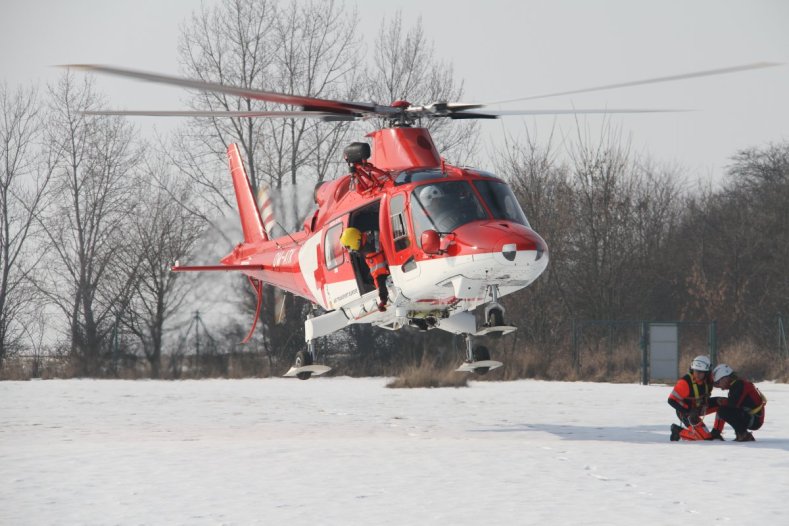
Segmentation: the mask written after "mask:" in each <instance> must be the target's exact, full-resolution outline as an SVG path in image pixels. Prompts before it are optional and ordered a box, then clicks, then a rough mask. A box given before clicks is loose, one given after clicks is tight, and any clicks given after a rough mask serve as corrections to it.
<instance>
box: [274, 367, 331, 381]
mask: <svg viewBox="0 0 789 526" xmlns="http://www.w3.org/2000/svg"><path fill="white" fill-rule="evenodd" d="M329 371H331V367H328V366H326V365H304V366H302V367H295V366H294V367H291V368H290V369H288V372H287V373H285V374H284V375H282V376H284V377H287V378H293V377H295V378H298V379H300V380H307V379H308V378H310V377H311V376H320V375H322V374H323V373H327V372H329Z"/></svg>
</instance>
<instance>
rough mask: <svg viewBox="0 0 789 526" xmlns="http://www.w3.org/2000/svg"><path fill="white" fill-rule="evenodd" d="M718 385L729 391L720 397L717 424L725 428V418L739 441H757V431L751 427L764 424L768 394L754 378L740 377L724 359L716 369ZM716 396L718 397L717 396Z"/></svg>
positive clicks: (715, 379)
mask: <svg viewBox="0 0 789 526" xmlns="http://www.w3.org/2000/svg"><path fill="white" fill-rule="evenodd" d="M712 379H713V382H714V383H715V387H719V388H720V389H723V390H724V391H729V396H728V397H727V398H718V399H717V404H718V414H717V415H715V427H716V428H717V427H718V423H719V422H720V427H721V429H723V422H726V423H728V424H729V425H730V426H731V427H732V428H734V432H735V434H736V435H737V436H736V438H735V439H734V441H735V442H753V441H754V440H756V439H755V438H753V434H752V433H751V432H750V431H748V430H749V429H750V430H753V431H755V430H757V429H760V428H761V427H762V424H764V407H765V406H766V405H767V398H765V396H764V395H763V394H762V392H761V391H759V389H757V388H756V386H755V385H753V383H752V382H749V381H748V380H746V379H744V378H739V377H738V376H737V374H736V373H735V372H734V370H733V369H732V368H731V367H729V366H728V365H726V364H725V363H722V364H720V365H718V366H717V367H716V368H715V370H714V371H713V373H712ZM713 400H715V399H713Z"/></svg>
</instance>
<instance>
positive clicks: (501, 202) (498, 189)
mask: <svg viewBox="0 0 789 526" xmlns="http://www.w3.org/2000/svg"><path fill="white" fill-rule="evenodd" d="M474 186H475V187H476V188H477V191H478V192H479V195H481V196H482V199H483V200H484V201H485V203H486V204H487V205H488V208H490V212H491V213H492V214H493V217H494V218H495V219H507V220H509V221H512V222H514V223H520V224H521V225H526V226H529V221H528V220H527V219H526V214H524V213H523V210H522V209H521V205H520V204H518V200H517V199H516V198H515V194H513V193H512V190H511V189H510V187H509V186H507V185H506V184H504V183H498V182H494V181H474Z"/></svg>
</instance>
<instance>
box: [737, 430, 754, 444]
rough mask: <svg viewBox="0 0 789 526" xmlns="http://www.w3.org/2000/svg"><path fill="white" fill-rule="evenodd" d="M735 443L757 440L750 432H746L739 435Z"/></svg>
mask: <svg viewBox="0 0 789 526" xmlns="http://www.w3.org/2000/svg"><path fill="white" fill-rule="evenodd" d="M734 441H735V442H756V439H755V438H753V435H752V434H751V432H750V431H744V432H743V433H737V438H735V439H734Z"/></svg>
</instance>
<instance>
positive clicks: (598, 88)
mask: <svg viewBox="0 0 789 526" xmlns="http://www.w3.org/2000/svg"><path fill="white" fill-rule="evenodd" d="M782 65H783V64H782V63H780V62H755V63H753V64H744V65H742V66H733V67H730V68H720V69H708V70H706V71H695V72H692V73H683V74H680V75H669V76H668V77H656V78H653V79H644V80H635V81H632V82H621V83H618V84H607V85H605V86H596V87H594V88H584V89H578V90H571V91H561V92H557V93H547V94H544V95H533V96H531V97H519V98H517V99H507V100H498V101H495V102H487V103H486V104H505V103H507V102H517V101H523V100H534V99H545V98H548V97H559V96H562V95H574V94H576V93H587V92H590V91H601V90H607V89H614V88H626V87H630V86H640V85H643V84H656V83H658V82H672V81H675V80H684V79H691V78H697V77H709V76H712V75H726V74H728V73H737V72H739V71H748V70H751V69H761V68H772V67H775V66H782Z"/></svg>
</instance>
